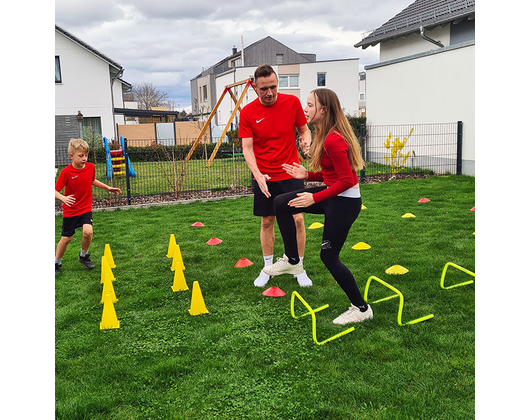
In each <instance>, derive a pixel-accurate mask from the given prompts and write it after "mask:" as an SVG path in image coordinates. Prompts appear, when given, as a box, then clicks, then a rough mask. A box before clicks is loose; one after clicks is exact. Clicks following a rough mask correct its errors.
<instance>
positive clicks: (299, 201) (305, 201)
mask: <svg viewBox="0 0 530 420" xmlns="http://www.w3.org/2000/svg"><path fill="white" fill-rule="evenodd" d="M296 195H297V196H298V197H296V198H293V199H292V200H291V201H289V203H288V204H289V205H290V206H291V207H298V208H300V207H309V206H312V205H313V204H315V200H313V194H311V193H308V192H303V193H298V194H296Z"/></svg>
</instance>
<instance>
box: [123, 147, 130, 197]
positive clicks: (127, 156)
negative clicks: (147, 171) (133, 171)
mask: <svg viewBox="0 0 530 420" xmlns="http://www.w3.org/2000/svg"><path fill="white" fill-rule="evenodd" d="M123 157H124V158H125V182H126V184H127V204H128V205H129V206H130V205H131V181H130V179H129V153H128V152H127V139H126V138H125V137H124V138H123Z"/></svg>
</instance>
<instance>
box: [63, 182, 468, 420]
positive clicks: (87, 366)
mask: <svg viewBox="0 0 530 420" xmlns="http://www.w3.org/2000/svg"><path fill="white" fill-rule="evenodd" d="M361 191H362V196H363V203H364V205H365V206H366V207H367V208H366V210H362V212H361V215H360V217H359V219H358V220H357V221H356V222H355V224H354V225H353V227H352V229H351V231H350V234H349V237H348V240H347V242H346V244H345V246H344V248H343V251H342V253H341V258H342V260H343V261H344V263H345V264H346V265H347V266H348V267H350V269H351V270H352V272H353V274H354V276H355V277H356V279H357V283H358V285H359V288H360V289H361V292H363V291H364V286H365V284H366V281H367V279H368V278H369V277H370V276H372V275H374V276H377V277H378V278H380V279H382V280H384V281H386V282H388V283H390V284H392V285H393V286H395V287H396V288H398V289H399V290H400V291H401V292H402V293H403V295H404V297H405V306H404V311H403V322H408V321H409V320H412V319H416V318H419V317H422V316H424V315H428V314H431V313H432V314H434V318H433V319H431V320H428V321H426V322H422V323H419V324H415V325H408V326H399V325H398V323H397V312H398V301H397V299H392V300H388V301H384V302H380V303H376V304H373V306H372V307H373V311H374V319H373V320H370V321H367V322H365V323H362V324H358V325H355V331H354V332H352V333H350V334H347V335H345V336H343V337H340V338H338V339H336V340H334V341H330V342H328V343H326V344H324V345H322V346H319V345H316V344H315V343H314V342H313V340H312V336H311V320H310V318H309V317H304V318H301V319H293V318H292V317H291V314H290V296H291V293H292V292H293V291H297V292H299V293H300V294H301V296H302V297H303V298H304V299H305V300H306V301H307V302H308V303H309V304H310V305H311V306H312V307H313V308H316V307H319V306H322V305H325V304H329V308H327V309H325V310H323V311H321V312H318V313H317V337H318V339H319V340H320V341H321V340H323V339H325V338H328V337H330V336H332V335H334V334H337V333H339V332H340V331H342V330H344V329H345V328H346V327H341V326H336V325H333V324H332V320H333V319H334V318H335V317H336V316H338V315H339V314H340V313H342V312H343V311H344V310H345V309H346V308H347V306H348V305H349V302H348V300H347V298H346V296H345V294H344V293H343V292H342V290H341V289H340V288H339V286H338V285H337V284H336V283H335V281H334V280H333V278H332V277H331V275H330V274H329V272H327V270H326V269H325V267H324V266H323V264H322V263H321V261H320V259H319V249H320V240H321V235H322V230H321V229H314V230H307V245H306V253H305V254H306V255H305V259H304V268H305V269H306V271H307V273H308V275H309V277H310V278H311V279H312V280H313V283H314V285H313V286H312V287H310V288H300V287H299V286H298V284H297V283H296V280H294V279H293V277H292V276H290V275H283V276H279V277H275V278H273V279H272V280H271V281H270V282H269V284H268V285H267V287H269V286H277V287H279V288H281V289H282V290H283V291H285V292H286V296H284V297H280V298H270V297H265V296H263V295H262V294H261V292H262V291H263V289H258V288H256V287H254V286H253V281H254V279H255V278H256V276H257V275H258V274H259V271H260V270H261V268H262V266H263V260H262V257H261V250H260V245H259V219H258V218H256V217H254V216H253V215H252V198H249V197H243V198H237V199H223V200H219V201H211V202H206V203H202V202H195V203H189V204H176V205H169V206H162V207H152V208H147V209H126V210H116V211H101V212H95V213H94V239H93V242H92V246H91V249H90V253H91V255H92V260H93V261H94V262H95V263H96V268H95V269H94V270H92V271H85V270H84V269H83V268H82V266H81V264H79V263H78V262H77V254H78V252H79V248H80V232H77V233H76V235H75V236H74V239H73V241H72V243H71V244H70V246H69V248H68V250H67V253H66V255H65V257H64V259H63V268H62V272H61V273H60V274H59V275H57V276H56V278H55V283H56V289H55V290H56V292H55V312H56V318H55V320H56V325H55V327H56V359H55V368H56V384H55V398H56V405H55V407H56V418H58V419H69V420H71V419H90V420H95V419H116V420H117V419H197V420H203V419H252V420H254V419H279V420H280V419H281V420H284V419H300V420H308V419H315V420H317V419H318V420H320V419H370V420H372V419H470V418H473V417H474V410H475V344H474V343H475V285H474V284H472V285H469V286H464V287H457V288H454V289H451V290H442V289H441V288H440V285H439V283H440V275H441V272H442V269H443V267H444V265H445V263H447V262H448V261H451V262H454V263H456V264H458V265H460V266H462V267H465V268H467V269H469V270H471V271H473V272H474V271H475V236H474V235H473V233H474V230H475V227H474V226H475V213H474V212H471V211H470V209H471V208H472V207H473V206H474V205H475V180H474V178H470V177H465V176H447V177H431V178H427V179H419V180H414V179H405V180H398V181H389V182H384V183H379V184H370V185H362V186H361ZM421 197H427V198H429V199H430V200H431V201H430V202H429V203H418V202H417V201H418V200H419V199H420V198H421ZM408 212H410V213H413V214H414V215H416V218H412V219H403V218H402V217H401V216H402V215H403V214H405V213H408ZM196 221H201V222H202V223H204V224H205V227H202V228H195V227H191V224H192V223H194V222H196ZM305 222H306V227H309V226H310V225H311V224H312V223H313V222H321V223H323V222H324V219H323V216H319V215H309V214H308V215H306V216H305ZM55 223H56V237H55V240H56V243H57V241H58V239H59V235H60V226H61V217H60V216H59V217H56V220H55ZM171 234H174V235H175V238H176V241H177V244H178V245H179V246H180V249H181V253H182V256H183V260H184V263H185V267H186V269H185V271H184V275H185V278H186V283H187V284H188V286H189V288H190V290H188V291H182V292H175V293H174V292H173V291H172V290H171V286H172V282H173V272H172V271H170V266H171V260H170V259H168V258H166V252H167V247H168V244H169V238H170V235H171ZM212 237H217V238H219V239H222V241H223V242H222V243H221V244H219V245H216V246H209V245H206V241H207V240H209V239H210V238H212ZM276 238H277V240H276V246H275V257H280V256H281V255H282V252H283V248H282V241H281V237H280V235H279V233H278V231H277V237H276ZM360 241H362V242H366V243H368V244H370V245H371V247H372V248H371V249H370V250H367V251H355V250H352V249H351V247H352V246H353V245H354V244H356V243H357V242H360ZM105 244H109V245H110V247H111V249H112V254H113V257H114V261H115V263H116V268H114V269H113V274H114V276H115V277H116V281H115V282H114V283H113V285H114V290H115V293H116V296H117V298H118V302H117V303H116V304H115V305H114V307H115V310H116V313H117V317H118V319H119V321H120V328H119V329H113V330H100V329H99V323H100V321H101V315H102V309H103V305H101V304H100V299H101V291H102V285H101V283H100V266H101V264H100V262H101V257H102V255H103V251H104V247H105ZM240 258H248V259H249V260H251V261H252V262H254V265H252V266H250V267H246V268H235V267H234V264H236V262H237V261H238V260H239V259H240ZM395 264H399V265H402V266H404V267H406V268H407V269H408V270H410V271H409V272H408V273H407V274H405V275H401V276H392V275H388V274H385V270H386V269H387V268H388V267H390V266H392V265H395ZM469 279H470V276H468V275H465V274H464V273H461V272H459V271H457V270H452V269H449V271H448V274H447V278H446V283H447V284H454V283H457V282H462V281H466V280H469ZM194 281H198V282H199V284H200V287H201V290H202V294H203V297H204V301H205V304H206V307H207V308H208V311H209V314H206V315H198V316H191V315H190V314H189V312H188V309H189V308H190V302H191V289H192V284H193V282H194ZM389 294H391V292H390V291H389V290H387V289H385V288H383V287H382V286H380V285H379V284H376V283H372V285H371V286H370V296H369V300H375V299H378V298H381V297H384V296H387V295H389ZM295 308H296V310H297V313H302V312H305V308H304V307H303V306H302V305H301V304H300V303H299V302H298V301H297V302H296V304H295Z"/></svg>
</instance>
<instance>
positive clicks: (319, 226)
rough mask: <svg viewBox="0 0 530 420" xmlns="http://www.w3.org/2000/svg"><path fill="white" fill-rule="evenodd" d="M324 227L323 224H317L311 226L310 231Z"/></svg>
mask: <svg viewBox="0 0 530 420" xmlns="http://www.w3.org/2000/svg"><path fill="white" fill-rule="evenodd" d="M323 226H324V225H323V224H322V223H318V222H315V223H313V224H312V225H311V226H309V229H318V228H321V227H323Z"/></svg>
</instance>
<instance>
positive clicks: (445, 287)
mask: <svg viewBox="0 0 530 420" xmlns="http://www.w3.org/2000/svg"><path fill="white" fill-rule="evenodd" d="M449 267H454V268H456V269H458V270H460V271H463V272H464V273H466V274H469V275H470V276H473V277H475V273H473V272H471V271H469V270H467V269H465V268H463V267H460V266H459V265H456V264H455V263H452V262H448V263H447V264H445V267H444V269H443V271H442V277H441V278H440V287H441V288H442V289H452V288H453V287H458V286H465V285H466V284H471V283H474V282H475V281H474V280H469V281H465V282H463V283H458V284H453V285H452V286H445V285H444V280H445V275H446V273H447V269H448V268H449Z"/></svg>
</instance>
